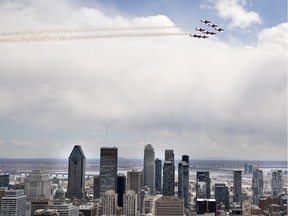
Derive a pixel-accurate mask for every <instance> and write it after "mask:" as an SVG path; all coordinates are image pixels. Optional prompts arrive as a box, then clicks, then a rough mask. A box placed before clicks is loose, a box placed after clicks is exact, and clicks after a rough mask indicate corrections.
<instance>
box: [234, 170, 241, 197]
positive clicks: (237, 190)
mask: <svg viewBox="0 0 288 216" xmlns="http://www.w3.org/2000/svg"><path fill="white" fill-rule="evenodd" d="M233 184H234V185H233V192H234V196H233V202H241V201H242V200H240V199H239V198H240V197H241V194H242V172H241V171H240V170H237V171H234V172H233Z"/></svg>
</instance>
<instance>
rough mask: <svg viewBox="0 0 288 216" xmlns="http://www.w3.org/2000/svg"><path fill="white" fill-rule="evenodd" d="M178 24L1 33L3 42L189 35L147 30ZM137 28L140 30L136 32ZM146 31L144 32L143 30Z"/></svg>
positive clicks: (175, 27) (178, 32) (171, 27)
mask: <svg viewBox="0 0 288 216" xmlns="http://www.w3.org/2000/svg"><path fill="white" fill-rule="evenodd" d="M178 28H179V27H178V26H154V27H153V26H152V27H149V26H144V27H127V28H97V29H58V30H41V31H25V32H20V31H19V32H6V33H0V43H1V42H2V43H3V42H37V41H66V40H94V39H99V38H117V37H148V36H158V37H159V36H175V35H188V34H189V33H187V32H180V31H177V32H167V31H165V32H145V31H147V30H151V31H155V30H159V29H162V30H164V29H178ZM135 30H138V31H139V32H137V33H135ZM143 31H144V32H143Z"/></svg>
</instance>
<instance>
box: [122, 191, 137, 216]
mask: <svg viewBox="0 0 288 216" xmlns="http://www.w3.org/2000/svg"><path fill="white" fill-rule="evenodd" d="M123 198H124V199H123V200H124V205H123V208H124V209H123V213H124V215H126V216H136V215H137V194H136V193H135V191H133V190H128V191H126V193H125V194H124V195H123Z"/></svg>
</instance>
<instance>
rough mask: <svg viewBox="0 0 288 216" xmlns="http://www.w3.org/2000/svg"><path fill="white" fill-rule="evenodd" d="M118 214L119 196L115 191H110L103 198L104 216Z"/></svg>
mask: <svg viewBox="0 0 288 216" xmlns="http://www.w3.org/2000/svg"><path fill="white" fill-rule="evenodd" d="M116 214H117V194H116V193H115V191H114V190H108V191H106V192H105V194H104V195H103V196H102V215H116Z"/></svg>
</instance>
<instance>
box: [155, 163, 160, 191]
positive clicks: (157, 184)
mask: <svg viewBox="0 0 288 216" xmlns="http://www.w3.org/2000/svg"><path fill="white" fill-rule="evenodd" d="M155 190H156V192H157V193H162V161H161V160H160V159H159V158H156V160H155Z"/></svg>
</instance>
